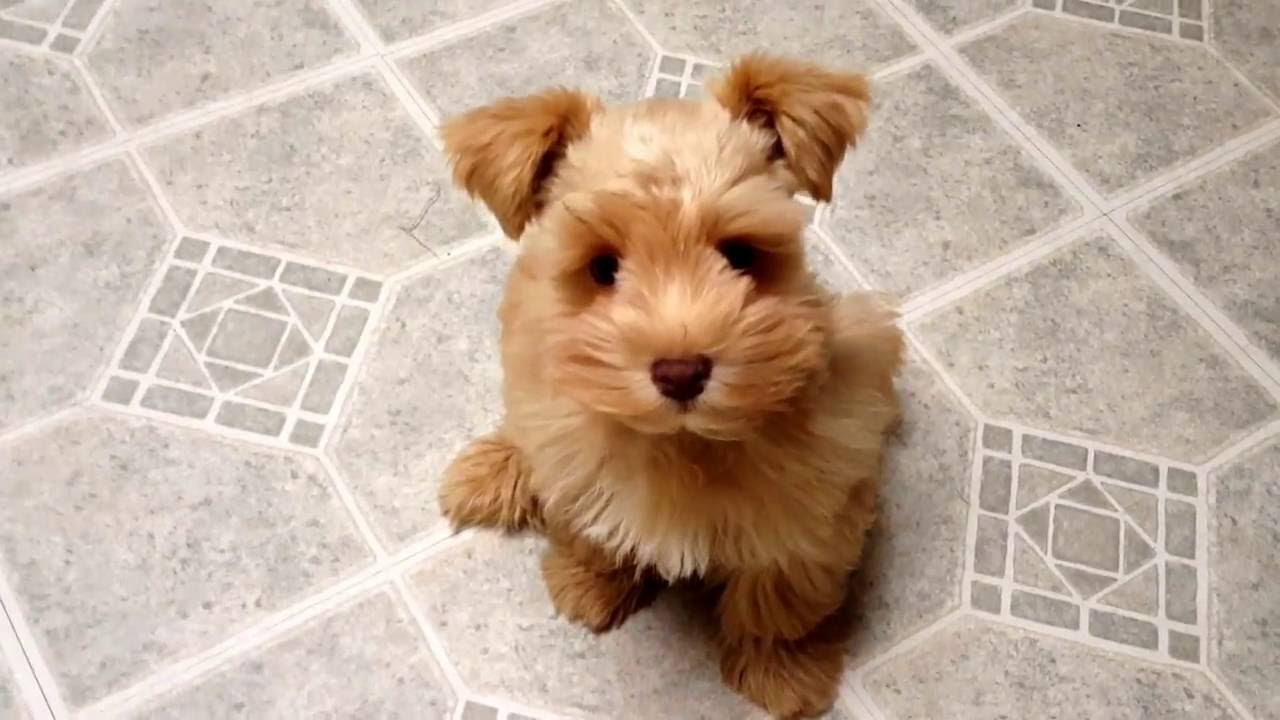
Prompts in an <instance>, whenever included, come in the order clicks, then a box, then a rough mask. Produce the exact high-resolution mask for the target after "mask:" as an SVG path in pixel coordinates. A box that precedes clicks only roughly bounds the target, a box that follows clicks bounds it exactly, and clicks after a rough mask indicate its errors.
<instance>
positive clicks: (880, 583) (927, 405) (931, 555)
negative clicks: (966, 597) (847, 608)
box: [852, 356, 977, 665]
mask: <svg viewBox="0 0 1280 720" xmlns="http://www.w3.org/2000/svg"><path fill="white" fill-rule="evenodd" d="M898 388H899V395H900V398H901V400H902V410H903V420H902V426H901V428H900V429H899V430H898V432H897V433H896V434H895V435H894V437H893V439H892V441H891V444H890V445H889V447H888V449H887V457H886V460H885V466H884V480H883V482H882V484H881V486H880V498H879V506H878V507H877V511H878V513H879V520H878V521H877V523H876V525H874V526H873V527H872V530H871V535H870V540H869V542H868V545H867V548H866V550H865V551H864V554H863V559H862V563H861V566H860V569H859V571H858V575H857V578H856V581H855V586H854V592H853V598H854V603H853V605H854V609H855V614H856V615H857V617H858V618H859V622H858V623H857V625H856V628H857V629H856V631H855V634H854V638H853V653H854V655H853V658H852V661H853V664H855V665H857V664H861V663H864V662H866V661H868V660H870V659H871V658H873V657H875V656H876V655H878V654H879V653H881V652H882V651H884V650H885V649H887V648H888V647H890V646H891V645H893V644H894V643H896V642H898V641H899V640H903V639H905V638H907V637H909V636H910V635H912V634H913V633H915V632H917V631H918V630H920V629H921V628H923V627H925V626H926V625H928V624H929V623H930V622H933V621H934V620H936V619H938V618H940V617H942V616H943V615H945V614H946V613H947V612H949V611H950V610H952V609H953V608H956V607H958V606H959V604H960V595H961V589H962V588H961V583H962V582H963V568H964V558H965V540H964V539H965V537H966V535H967V533H968V518H969V505H970V503H971V501H972V499H971V498H970V497H968V496H969V494H970V493H969V485H970V481H971V478H972V472H973V470H972V468H973V460H972V458H973V454H972V453H973V446H974V440H975V435H976V434H977V423H976V422H974V420H973V418H972V417H970V416H969V414H968V412H967V411H965V409H964V408H963V407H962V406H961V405H960V404H959V403H958V402H957V401H956V400H955V398H954V397H952V395H951V394H950V392H949V391H948V390H947V388H946V386H944V385H943V383H942V381H941V380H939V379H938V378H937V376H936V375H934V373H933V371H932V370H930V369H929V368H928V367H927V366H926V365H925V364H924V363H923V362H921V361H920V359H919V358H918V357H915V356H909V357H908V359H907V366H906V368H904V370H903V371H902V373H901V374H900V376H899V380H898Z"/></svg>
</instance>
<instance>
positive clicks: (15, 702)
mask: <svg viewBox="0 0 1280 720" xmlns="http://www.w3.org/2000/svg"><path fill="white" fill-rule="evenodd" d="M0 717H3V718H12V720H27V719H28V718H30V717H31V713H30V712H28V710H27V706H26V703H25V702H23V699H22V691H21V690H20V689H19V688H18V682H17V680H16V679H15V678H14V676H13V671H12V669H11V668H10V667H9V666H8V665H7V664H6V662H5V660H4V657H3V656H0Z"/></svg>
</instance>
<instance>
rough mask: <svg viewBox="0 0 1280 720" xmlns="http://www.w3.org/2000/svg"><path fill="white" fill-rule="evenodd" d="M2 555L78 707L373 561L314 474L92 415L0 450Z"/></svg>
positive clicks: (308, 462) (297, 460) (205, 439)
mask: <svg viewBox="0 0 1280 720" xmlns="http://www.w3.org/2000/svg"><path fill="white" fill-rule="evenodd" d="M0 476H3V477H5V478H6V482H5V483H3V484H0V552H2V553H3V559H4V561H5V562H4V564H5V567H6V568H7V569H8V574H7V579H8V581H9V583H10V584H11V585H12V586H13V589H14V592H15V594H16V595H17V597H18V600H19V603H18V604H19V609H20V611H21V612H22V613H23V615H24V617H25V618H26V619H27V622H28V624H29V625H30V626H31V630H32V632H33V633H34V635H35V637H36V638H37V640H38V642H39V644H40V649H41V651H42V653H43V655H44V658H45V660H46V662H48V663H49V665H50V667H51V669H52V671H53V673H54V675H55V677H56V678H57V680H58V683H59V685H60V686H61V691H62V694H63V696H64V698H65V699H66V700H67V702H68V703H69V704H70V705H72V706H82V705H84V704H86V703H89V702H92V701H94V700H97V699H100V698H102V697H103V696H105V695H107V694H109V693H112V692H115V691H119V690H122V689H124V688H125V687H127V686H128V685H130V684H132V683H133V682H135V681H137V680H140V679H141V678H142V677H143V676H145V675H146V674H148V673H150V672H151V671H153V670H155V669H156V668H157V667H158V666H159V665H161V664H163V663H165V662H169V661H173V660H176V659H178V658H180V657H183V656H187V655H190V654H192V653H194V652H197V651H199V650H201V649H204V648H206V647H208V646H210V645H212V644H213V643H215V642H217V641H218V640H221V639H222V638H224V637H225V636H227V635H230V634H231V633H232V632H234V631H235V630H236V629H238V628H242V627H244V626H245V625H247V624H248V623H251V622H253V621H254V620H257V619H259V618H261V617H262V616H263V615H265V614H266V613H268V612H271V611H274V610H279V609H281V608H283V607H285V606H287V605H289V604H290V603H293V602H296V601H298V600H301V599H302V598H303V597H305V596H306V595H307V594H309V593H312V592H314V591H316V590H318V589H320V588H321V587H323V586H325V585H327V584H329V583H331V582H333V581H334V580H336V579H337V578H338V577H340V576H341V575H343V574H346V573H349V572H350V571H351V570H353V569H354V568H356V567H357V566H359V565H360V564H362V563H363V562H365V561H367V559H368V553H367V550H366V549H365V547H364V546H363V543H362V542H361V541H360V540H359V539H358V537H357V536H356V533H355V531H354V530H353V528H352V525H351V522H350V520H349V516H348V515H347V513H346V512H345V510H344V508H343V507H342V505H341V503H340V502H339V501H338V499H337V497H336V496H335V495H334V493H333V491H332V490H331V487H330V480H329V478H328V477H327V476H326V475H325V473H324V471H323V470H322V469H321V467H320V465H319V463H318V462H317V461H316V460H314V459H312V458H307V457H303V456H298V455H287V454H282V453H279V452H274V451H268V450H265V449H256V448H254V447H253V446H249V445H237V444H230V443H228V442H226V441H223V440H218V439H214V438H212V437H211V436H209V435H207V434H205V433H200V432H197V431H189V430H180V429H176V428H172V427H168V426H158V425H149V424H147V423H146V422H145V421H142V420H138V419H132V418H129V417H127V416H122V415H114V414H111V415H109V414H100V413H88V414H84V415H80V416H77V417H74V418H71V419H68V420H66V421H63V422H59V423H58V424H57V425H54V426H50V427H49V428H47V429H44V430H42V431H41V432H39V433H36V434H33V435H31V436H27V437H24V438H23V439H21V440H20V441H17V442H15V443H13V444H12V445H10V446H8V447H4V448H3V449H0Z"/></svg>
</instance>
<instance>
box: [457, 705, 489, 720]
mask: <svg viewBox="0 0 1280 720" xmlns="http://www.w3.org/2000/svg"><path fill="white" fill-rule="evenodd" d="M461 720H498V709H497V708H495V707H489V706H488V705H481V704H480V703H477V702H468V703H467V704H466V705H465V706H463V708H462V718H461Z"/></svg>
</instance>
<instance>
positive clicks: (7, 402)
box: [0, 81, 170, 429]
mask: <svg viewBox="0 0 1280 720" xmlns="http://www.w3.org/2000/svg"><path fill="white" fill-rule="evenodd" d="M0 82H2V81H0ZM6 112H7V111H6ZM85 218H93V222H91V223H90V222H85V220H84V219H85ZM169 233H170V230H169V229H168V228H167V227H165V226H164V225H163V224H162V221H161V219H160V217H159V214H158V213H157V212H156V211H155V209H154V206H153V205H152V204H151V201H150V199H149V198H148V196H147V193H146V191H145V190H144V189H143V188H142V186H141V185H140V184H139V183H138V182H137V180H135V179H134V177H133V174H132V173H131V172H130V171H129V168H128V167H126V166H125V164H124V163H123V162H121V161H119V160H113V161H110V162H107V163H105V164H102V165H98V166H96V167H92V168H89V169H87V170H83V171H81V172H78V173H74V174H70V175H65V176H62V177H59V178H56V179H54V180H51V181H49V182H47V183H45V184H43V185H41V186H38V187H36V188H34V189H30V190H25V191H22V192H19V193H17V194H10V195H7V196H5V197H2V198H0V237H3V238H5V240H4V246H5V250H4V253H3V254H2V255H0V277H3V278H5V279H4V281H3V283H0V429H4V428H8V427H10V426H12V425H14V424H16V423H19V422H22V421H24V420H29V419H32V418H35V417H37V416H40V415H44V414H47V413H49V412H51V411H53V410H56V409H58V408H60V407H63V406H65V405H67V404H69V403H71V402H72V401H73V400H75V399H76V398H79V397H81V396H83V395H84V394H85V393H86V392H88V391H89V389H90V388H89V386H90V385H91V384H92V382H93V378H94V377H95V376H96V375H97V374H98V373H99V372H100V370H101V368H102V366H103V365H104V364H105V363H106V362H108V360H109V359H110V356H111V350H112V347H113V346H114V345H115V343H116V342H118V341H119V339H120V336H121V335H122V334H123V332H124V329H125V326H126V324H127V323H128V320H129V315H130V314H131V313H132V312H133V310H134V308H135V307H136V306H137V303H138V300H139V297H140V295H141V294H142V289H143V286H144V285H145V284H146V282H147V278H148V276H150V274H151V273H152V271H153V269H154V267H155V263H156V262H157V261H158V260H159V257H160V254H161V248H162V247H163V245H164V243H165V242H166V241H167V240H168V239H169ZM156 349H157V351H158V348H156ZM51 358H57V362H50V359H51Z"/></svg>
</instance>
